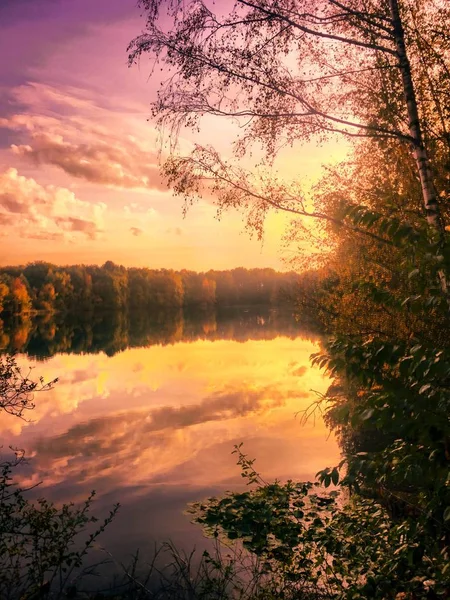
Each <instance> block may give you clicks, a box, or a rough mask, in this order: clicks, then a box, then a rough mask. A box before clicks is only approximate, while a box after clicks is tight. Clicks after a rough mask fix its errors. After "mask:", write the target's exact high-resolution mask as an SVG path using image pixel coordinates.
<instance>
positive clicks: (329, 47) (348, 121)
mask: <svg viewBox="0 0 450 600" xmlns="http://www.w3.org/2000/svg"><path fill="white" fill-rule="evenodd" d="M218 4H221V3H215V4H213V3H209V2H206V1H205V2H204V1H203V0H184V1H182V0H172V1H171V2H165V0H141V1H140V2H139V5H140V7H141V9H142V12H143V14H144V15H145V18H146V28H145V31H144V32H143V33H141V34H140V35H138V36H137V37H136V38H135V39H134V40H133V41H132V42H131V44H130V47H129V61H130V64H131V65H133V64H135V63H136V62H139V61H141V62H143V61H144V59H146V58H148V57H149V58H150V59H151V62H152V64H157V65H158V67H159V68H161V71H162V72H163V74H167V79H166V80H165V81H164V82H163V83H162V85H161V86H160V90H159V93H158V97H157V99H156V100H155V101H154V103H153V107H152V108H153V113H152V116H153V118H154V119H156V121H157V123H158V125H159V127H160V130H161V131H162V132H169V135H170V136H171V137H172V142H173V143H172V144H171V145H170V148H171V152H170V154H169V156H168V157H166V160H165V162H164V164H163V165H162V172H163V174H164V175H165V177H166V179H167V181H168V182H169V184H170V185H171V187H172V189H173V190H174V193H175V195H176V196H179V197H180V198H181V199H182V200H183V201H184V202H185V206H186V210H189V207H190V206H191V205H192V204H194V203H195V202H196V201H198V200H199V199H201V198H205V197H207V198H208V199H209V200H211V197H212V198H213V201H214V203H215V205H216V206H217V210H218V213H219V214H222V213H223V212H224V211H227V210H238V211H240V213H241V215H242V218H243V221H244V224H245V226H246V227H247V228H248V229H250V230H251V231H252V232H253V233H255V234H256V235H257V237H259V238H261V239H262V238H263V237H264V225H265V220H266V217H267V215H268V213H269V212H270V211H276V212H282V213H283V212H284V213H286V214H288V215H289V217H290V219H291V221H290V226H289V228H288V230H287V231H286V243H288V244H290V247H291V248H293V249H294V255H293V256H294V264H295V266H296V268H297V269H298V270H302V271H303V273H302V275H301V276H300V278H299V279H297V278H296V277H297V276H294V275H291V274H287V275H275V274H274V273H268V274H267V276H268V278H269V281H272V282H274V281H275V280H277V278H278V277H279V278H280V280H282V279H283V277H286V278H287V279H288V280H290V281H291V282H292V281H294V283H295V298H296V307H297V310H298V311H299V312H300V313H301V312H302V310H304V311H311V313H314V314H315V315H317V318H318V320H319V321H320V326H321V328H322V331H324V332H327V339H326V341H325V342H324V343H323V345H322V347H321V349H320V350H319V351H318V352H317V353H316V354H315V355H314V356H313V357H312V362H313V364H314V365H316V366H318V367H320V368H321V369H323V370H324V372H325V373H327V374H328V376H329V377H330V378H331V380H332V381H331V385H330V387H329V389H328V391H327V393H326V394H325V395H323V397H320V398H318V400H317V402H315V403H314V405H313V406H312V407H311V411H312V412H314V410H317V411H321V412H322V413H323V414H324V418H325V420H326V422H327V424H328V425H329V427H330V430H331V431H333V432H334V433H335V434H336V435H337V438H338V440H339V443H340V446H341V450H342V461H341V462H340V463H339V464H336V465H324V468H323V469H321V471H320V472H319V473H318V474H317V481H314V482H296V481H278V480H276V481H274V482H268V481H266V480H265V479H264V474H263V472H261V473H259V472H258V471H257V470H256V467H255V464H254V459H253V457H249V456H247V455H246V453H245V440H244V446H241V445H238V446H237V447H236V448H235V455H236V458H237V462H238V466H239V468H240V469H241V471H242V475H243V478H244V479H245V480H246V481H247V482H248V483H249V487H248V488H247V489H246V491H244V492H233V491H230V492H228V493H226V494H224V495H222V496H218V497H211V498H208V499H207V500H204V501H199V502H198V503H195V504H193V505H192V506H191V507H190V509H189V510H190V515H191V518H192V519H193V521H194V522H196V523H197V524H199V525H200V526H201V527H203V529H204V531H205V532H206V533H207V534H208V535H209V536H211V538H212V539H215V540H222V541H223V543H224V544H228V545H226V548H229V547H230V545H232V544H241V546H240V547H241V548H243V549H244V550H245V552H247V556H250V557H251V558H252V559H254V563H252V564H253V565H255V570H254V571H253V572H252V579H251V581H252V582H253V583H252V586H249V585H247V583H248V580H245V578H244V582H243V580H242V577H241V576H240V574H241V573H242V570H243V569H242V568H241V567H242V563H240V562H239V561H236V560H235V559H233V558H230V556H229V555H226V556H225V557H222V559H221V560H219V559H217V558H212V557H209V558H208V559H207V565H208V568H209V569H210V570H206V571H204V574H205V578H203V579H200V580H199V583H198V587H197V588H196V589H192V587H189V585H188V584H186V585H185V587H182V586H181V584H180V587H178V588H177V591H176V594H177V595H175V593H173V594H172V592H170V593H167V595H166V596H164V594H163V595H162V596H161V597H165V598H171V597H180V598H193V597H194V598H195V597H198V598H205V599H219V598H239V599H242V600H244V599H248V600H253V599H256V598H260V599H264V600H269V599H270V600H275V599H278V598H283V599H285V600H296V599H301V600H313V599H314V600H357V599H359V600H362V599H365V598H377V599H379V600H418V599H420V600H422V599H423V600H425V599H445V598H449V597H450V336H449V331H450V308H449V307H450V297H449V294H450V291H449V285H450V284H449V278H450V239H449V236H450V225H449V223H450V202H449V200H450V189H449V186H450V103H449V97H450V35H449V23H450V7H449V5H448V3H447V2H442V1H441V0H415V1H412V0H381V1H380V0H367V1H362V0H346V1H342V2H341V1H340V0H324V2H320V3H317V2H315V1H314V0H277V2H271V1H268V0H236V2H234V3H232V5H230V10H226V11H225V12H221V7H220V6H218ZM159 68H158V69H157V71H158V74H159V73H160V71H159ZM155 72H156V70H154V71H152V74H153V75H154V73H155ZM169 72H170V74H169ZM155 76H156V75H155ZM204 116H208V117H214V118H222V119H230V120H231V121H232V122H233V123H237V124H238V125H239V127H238V128H237V129H238V133H237V138H236V141H235V144H234V146H233V148H232V151H231V152H230V156H228V157H223V156H221V154H220V153H219V152H218V151H217V150H215V149H214V148H213V147H212V146H211V145H208V144H204V145H201V144H196V145H194V146H193V148H192V151H191V152H190V153H188V154H186V153H183V152H182V150H181V149H180V147H179V146H177V144H176V143H175V141H176V137H177V135H178V134H179V133H180V131H182V130H183V128H187V129H189V128H192V129H193V130H194V132H196V131H198V128H199V127H200V124H201V121H202V118H203V117H204ZM330 136H335V137H334V138H333V139H336V136H337V137H338V139H345V140H346V141H350V142H351V144H352V148H351V150H350V153H349V155H348V157H347V158H346V159H345V160H343V161H341V162H340V163H339V164H335V165H332V166H329V167H326V168H325V169H324V174H323V177H322V178H321V180H320V181H319V182H318V183H317V184H315V185H314V187H313V189H312V190H310V191H304V189H303V188H302V186H301V183H300V182H298V181H297V180H296V179H295V178H293V180H292V181H286V178H284V177H280V176H278V175H277V172H276V168H275V166H276V159H277V155H279V154H280V153H281V150H282V149H283V148H285V147H287V146H293V147H294V148H299V150H298V152H299V160H300V159H301V146H300V145H297V144H299V142H301V141H303V142H308V141H310V140H316V141H318V143H320V141H321V140H324V139H327V138H329V137H330ZM180 146H182V145H180ZM253 148H256V150H255V152H256V153H260V154H258V158H259V160H258V165H257V167H255V168H246V167H245V162H244V161H243V157H246V156H247V157H248V156H251V151H252V149H253ZM305 243H307V244H308V245H309V249H310V250H314V249H315V250H316V252H315V253H314V252H313V253H308V255H306V256H305V255H303V253H302V252H301V248H304V247H305ZM299 249H300V250H299ZM312 263H314V268H312ZM33 268H34V267H33ZM109 268H111V269H112V271H113V272H114V274H115V276H114V277H110V276H109V274H108V269H109ZM56 272H58V270H56ZM81 272H82V273H87V272H88V271H86V270H83V269H81ZM238 272H239V273H240V272H241V271H240V270H236V271H235V272H234V273H236V274H237V273H238ZM101 273H102V274H101V275H100V271H99V277H98V279H97V284H98V289H101V288H102V286H103V285H105V286H109V288H108V289H112V285H113V282H114V285H115V286H116V287H115V288H114V293H111V294H110V295H109V298H110V300H111V302H113V301H114V302H116V301H117V302H119V303H120V302H122V303H124V302H130V301H131V299H133V301H134V297H135V298H136V302H141V301H142V302H144V303H145V302H147V300H142V299H143V298H146V292H145V291H144V290H146V289H147V288H146V286H145V285H141V276H142V272H141V271H133V270H129V271H128V272H127V271H126V270H122V271H121V269H120V267H114V266H112V265H109V266H108V264H107V265H105V266H104V268H103V269H102V270H101ZM116 273H117V276H116ZM120 273H122V274H123V275H122V278H121V276H120ZM126 273H128V275H126ZM255 274H256V273H255ZM89 275H91V273H89ZM3 276H4V277H5V276H6V280H5V281H6V283H4V290H5V294H4V295H5V298H9V299H10V302H11V300H12V298H13V297H14V294H15V291H14V286H18V287H19V288H20V289H23V290H24V292H23V294H24V296H26V298H28V303H30V302H31V296H32V295H33V294H35V300H34V302H37V303H39V302H40V301H42V302H46V301H48V300H45V298H47V296H52V295H53V300H51V302H57V300H58V299H59V300H61V301H62V297H59V296H58V295H57V294H59V289H58V290H57V288H56V286H57V283H56V280H55V281H53V280H52V279H51V277H53V276H51V277H50V279H49V280H48V281H45V277H47V275H46V276H45V277H40V278H39V280H38V281H39V282H40V283H39V285H37V284H36V283H35V282H34V280H33V278H32V276H31V274H30V273H28V274H27V272H26V269H24V270H23V272H22V271H20V272H19V271H17V272H13V270H10V271H8V270H5V271H4V274H3ZM126 276H128V277H129V278H130V279H129V282H128V283H126ZM160 276H161V275H155V277H156V279H158V277H160ZM80 277H82V275H80ZM164 277H166V275H164V276H163V278H164ZM183 277H185V278H184V280H183ZM189 277H190V276H188V275H186V276H183V274H182V273H181V274H173V275H172V274H171V275H170V276H169V278H168V279H170V286H171V288H170V289H171V290H175V289H177V290H179V292H177V294H178V295H177V294H173V293H172V291H171V292H170V296H171V297H177V298H178V300H177V301H178V302H179V305H182V304H183V302H184V300H183V297H184V296H183V294H186V298H190V297H199V298H202V299H203V300H202V302H203V301H205V299H206V298H211V299H212V298H213V297H214V295H215V298H216V300H217V302H226V301H225V300H222V298H225V297H229V296H226V294H230V293H231V290H235V289H236V288H235V287H233V286H229V285H228V284H226V285H225V288H226V290H227V292H226V294H224V295H222V294H223V293H224V292H222V291H220V290H221V287H220V286H221V285H223V281H224V280H223V279H222V276H218V277H216V275H214V274H211V273H207V274H202V275H199V276H195V277H193V281H192V288H190V287H189V285H190V284H188V283H187V282H188V281H189ZM234 277H235V276H234V275H233V279H234ZM258 277H259V275H257V276H256V278H255V279H253V282H252V284H251V286H254V284H255V280H256V281H261V280H258ZM23 278H26V281H27V282H28V283H26V282H25V279H23ZM70 278H71V279H72V273H71V274H70ZM73 280H75V271H74V275H73ZM44 281H45V283H44ZM90 281H91V283H88V282H87V281H86V282H85V283H84V284H83V285H82V286H80V287H79V288H78V286H74V288H73V290H74V291H73V292H71V293H76V290H77V289H80V290H81V289H84V290H88V289H91V288H90V286H91V285H92V290H94V283H93V279H92V280H90ZM164 281H165V279H164ZM236 281H238V279H236ZM248 281H250V279H249V280H248ZM277 281H279V280H277ZM300 282H301V284H300ZM42 284H43V285H42ZM46 286H48V287H46ZM186 286H187V287H186ZM271 286H272V287H271ZM277 286H278V283H277ZM277 286H275V287H273V284H271V285H268V287H271V290H272V291H271V292H268V291H266V289H265V285H264V288H261V287H260V290H258V293H257V294H256V293H255V292H254V291H253V292H252V291H249V292H248V294H249V295H248V296H245V297H246V298H254V301H255V302H256V301H257V300H256V299H257V298H262V297H265V298H266V302H269V303H270V302H273V298H276V294H277V293H278V289H280V288H279V287H277ZM194 288H195V290H197V291H196V292H194ZM222 289H223V288H222ZM262 289H264V292H263V291H262ZM25 290H26V294H25ZM33 290H35V291H33ZM38 290H39V291H38ZM52 290H53V291H52ZM121 290H122V291H121ZM127 290H129V291H130V294H129V296H127V294H128V292H127ZM189 290H191V291H189ZM253 290H254V287H253ZM274 290H275V292H274ZM41 291H42V294H43V297H42V299H41V300H39V298H38V297H39V294H40V293H41ZM92 293H94V292H92ZM96 293H98V292H96ZM102 293H103V292H102ZM233 293H234V292H233ZM273 293H275V296H273V295H272V294H273ZM30 294H31V296H30ZM152 294H153V292H152ZM197 294H198V296H197ZM252 294H254V295H252ZM69 295H70V294H69ZM19 297H20V294H19ZM97 297H100V296H97ZM105 297H108V294H106V295H105ZM150 297H151V298H152V299H153V298H154V296H152V295H151V294H150ZM238 297H239V298H240V299H242V298H243V297H244V296H239V294H238ZM120 299H121V300H120ZM138 299H139V300H138ZM151 301H153V300H151ZM151 301H150V300H148V302H151ZM14 302H15V301H13V306H14V308H13V310H14V311H16V310H17V311H18V312H21V310H22V309H21V304H20V299H19V300H17V304H16V305H14ZM80 302H81V300H80ZM89 302H91V300H89ZM34 306H36V308H38V304H35V305H34ZM39 306H42V305H39ZM261 468H262V471H263V465H262V467H261ZM111 526H113V525H111ZM208 561H209V562H208ZM181 570H182V568H181ZM177 581H179V580H177ZM183 581H184V580H183ZM189 581H191V580H190V579H189ZM244 584H245V585H244ZM134 591H135V592H136V596H135V597H152V596H151V595H150V592H149V594H148V596H145V594H144V592H143V591H142V589H141V588H139V586H138V585H136V587H135V588H134ZM138 593H141V594H144V595H141V596H138V595H137V594H138ZM145 593H146V592H145Z"/></svg>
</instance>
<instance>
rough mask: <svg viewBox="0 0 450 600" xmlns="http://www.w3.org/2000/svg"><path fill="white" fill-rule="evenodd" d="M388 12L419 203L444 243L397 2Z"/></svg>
mask: <svg viewBox="0 0 450 600" xmlns="http://www.w3.org/2000/svg"><path fill="white" fill-rule="evenodd" d="M389 6H390V10H391V18H392V26H393V32H394V40H395V46H396V51H397V56H398V66H399V69H400V73H401V77H402V83H403V93H404V95H405V101H406V108H407V112H408V126H409V133H410V135H411V137H412V139H413V140H414V141H413V146H414V147H413V153H414V158H415V161H416V165H417V170H418V173H419V177H420V184H421V187H422V196H423V203H424V206H425V211H426V219H427V222H428V224H429V225H431V227H433V228H434V229H436V230H437V232H438V234H439V238H440V240H441V242H443V239H444V232H445V228H444V223H443V221H442V217H441V213H440V210H439V204H438V197H437V192H436V188H435V186H434V182H433V175H432V171H431V166H430V159H429V157H428V155H427V151H426V148H425V144H424V141H423V135H422V129H421V126H420V119H419V111H418V108H417V99H416V93H415V90H414V84H413V80H412V74H411V65H410V62H409V59H408V55H407V53H406V46H405V32H404V29H403V24H402V20H401V17H400V11H399V6H398V0H389Z"/></svg>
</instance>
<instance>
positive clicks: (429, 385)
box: [419, 383, 431, 394]
mask: <svg viewBox="0 0 450 600" xmlns="http://www.w3.org/2000/svg"><path fill="white" fill-rule="evenodd" d="M430 387H431V384H430V383H426V384H425V385H423V386H422V387H421V388H420V390H419V394H424V393H425V392H426V391H427V390H429V389H430Z"/></svg>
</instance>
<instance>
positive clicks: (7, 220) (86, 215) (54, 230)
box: [0, 169, 106, 240]
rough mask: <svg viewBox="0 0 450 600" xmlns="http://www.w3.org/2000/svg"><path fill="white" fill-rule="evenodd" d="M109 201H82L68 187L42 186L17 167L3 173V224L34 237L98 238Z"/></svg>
mask: <svg viewBox="0 0 450 600" xmlns="http://www.w3.org/2000/svg"><path fill="white" fill-rule="evenodd" d="M105 208H106V206H105V204H102V203H98V204H91V203H89V202H85V201H83V200H80V199H79V198H77V197H76V196H75V194H74V193H73V192H71V191H70V190H68V189H67V188H62V187H56V186H53V185H48V186H42V185H40V184H39V183H38V182H37V181H35V180H34V179H32V178H27V177H23V176H22V175H19V173H18V172H17V170H16V169H8V170H7V171H5V172H4V173H1V174H0V223H4V224H6V225H9V226H11V227H13V228H14V229H15V233H16V235H18V236H19V237H24V238H34V239H46V240H57V239H68V240H72V239H74V237H75V236H77V235H84V236H85V237H87V238H89V239H95V238H96V237H97V236H98V234H99V233H100V232H101V231H102V230H103V215H104V212H105Z"/></svg>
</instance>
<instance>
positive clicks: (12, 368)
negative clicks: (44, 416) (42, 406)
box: [0, 355, 58, 418]
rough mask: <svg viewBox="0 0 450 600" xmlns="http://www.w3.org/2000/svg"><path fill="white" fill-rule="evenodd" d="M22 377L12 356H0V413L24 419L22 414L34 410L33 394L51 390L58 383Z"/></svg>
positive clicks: (27, 376) (26, 376)
mask: <svg viewBox="0 0 450 600" xmlns="http://www.w3.org/2000/svg"><path fill="white" fill-rule="evenodd" d="M29 374H30V373H28V375H25V376H24V375H23V373H22V371H21V369H20V367H19V366H18V364H17V361H16V359H15V357H14V356H11V355H6V356H5V355H1V356H0V411H2V410H3V411H5V412H7V413H9V414H10V415H14V416H16V417H20V418H24V414H25V413H26V412H27V411H29V410H32V409H33V408H34V402H33V394H34V392H44V391H48V390H51V389H52V387H53V385H54V384H55V383H56V382H57V381H58V380H57V379H54V380H53V381H49V382H48V383H44V380H43V379H42V378H40V379H39V381H38V382H36V381H33V380H31V379H30V378H29Z"/></svg>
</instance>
